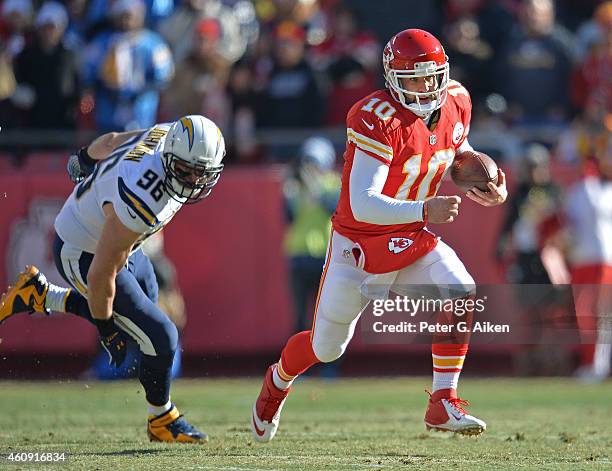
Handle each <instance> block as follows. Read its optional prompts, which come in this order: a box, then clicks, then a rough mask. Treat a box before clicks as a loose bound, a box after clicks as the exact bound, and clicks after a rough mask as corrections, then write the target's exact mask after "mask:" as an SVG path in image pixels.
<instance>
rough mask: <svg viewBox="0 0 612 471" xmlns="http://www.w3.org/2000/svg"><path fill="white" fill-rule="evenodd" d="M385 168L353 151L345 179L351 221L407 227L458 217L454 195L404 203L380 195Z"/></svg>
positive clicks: (386, 170) (377, 161) (362, 154)
mask: <svg viewBox="0 0 612 471" xmlns="http://www.w3.org/2000/svg"><path fill="white" fill-rule="evenodd" d="M388 175H389V166H388V165H386V164H385V163H383V162H382V161H380V160H377V159H375V158H372V156H370V155H369V154H366V153H365V152H363V151H362V150H361V149H359V148H356V149H355V156H354V159H353V166H352V168H351V175H350V179H349V194H350V203H351V211H352V212H353V216H354V217H355V219H357V220H358V221H361V222H367V223H370V224H407V223H411V222H419V221H423V220H424V219H427V221H428V222H431V223H444V222H452V221H453V219H454V217H455V216H457V214H459V203H460V202H461V198H459V197H458V196H436V197H435V198H431V199H430V200H428V201H426V202H424V201H404V200H399V199H396V198H391V197H390V196H387V195H383V194H382V191H383V187H384V185H385V182H386V180H387V176H388Z"/></svg>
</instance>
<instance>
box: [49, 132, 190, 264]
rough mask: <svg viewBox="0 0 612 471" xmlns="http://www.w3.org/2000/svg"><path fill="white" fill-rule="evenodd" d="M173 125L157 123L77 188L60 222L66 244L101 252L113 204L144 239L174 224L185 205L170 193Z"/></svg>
mask: <svg viewBox="0 0 612 471" xmlns="http://www.w3.org/2000/svg"><path fill="white" fill-rule="evenodd" d="M170 126H171V124H157V125H155V126H153V127H152V128H150V129H148V130H146V131H145V132H144V133H143V134H142V135H139V136H135V137H134V138H132V139H130V140H129V141H127V142H126V143H124V144H123V145H121V146H120V147H118V148H117V149H115V150H114V151H113V153H112V154H111V155H110V156H109V157H108V158H107V159H105V160H103V161H101V162H100V163H98V164H97V165H96V167H95V170H94V172H93V173H92V174H91V175H90V176H89V177H88V178H87V179H86V180H84V181H83V182H81V183H80V184H79V185H77V186H76V187H75V189H74V190H73V192H72V194H71V195H70V197H69V198H68V199H67V200H66V202H65V203H64V206H63V208H62V210H61V211H60V213H59V214H58V216H57V218H56V219H55V230H56V232H57V234H58V235H59V236H60V238H61V239H62V240H63V241H64V242H65V243H67V244H70V245H72V246H75V247H77V248H79V249H81V250H83V251H85V252H89V253H95V252H96V246H97V244H98V240H100V235H101V233H102V227H103V225H104V220H105V218H104V212H103V210H102V207H103V206H104V205H105V204H107V203H110V204H112V205H113V208H114V210H115V213H116V214H117V217H118V218H119V220H120V221H121V222H122V223H123V225H124V226H125V227H127V228H128V229H130V230H131V231H134V232H136V233H138V234H142V237H141V241H142V240H144V239H146V238H147V237H149V236H150V235H152V234H154V233H155V232H157V231H159V230H160V229H162V228H163V227H164V226H165V225H166V224H168V222H170V220H171V219H172V217H173V216H174V215H175V214H176V212H177V211H178V210H179V209H180V208H181V206H182V204H181V203H180V202H178V201H176V200H174V199H173V198H172V197H171V196H170V195H168V193H167V192H166V191H165V190H164V169H163V165H162V161H161V153H162V149H163V145H164V141H165V140H166V135H167V133H168V130H169V129H170Z"/></svg>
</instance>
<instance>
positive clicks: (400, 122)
mask: <svg viewBox="0 0 612 471" xmlns="http://www.w3.org/2000/svg"><path fill="white" fill-rule="evenodd" d="M383 65H384V70H385V78H386V85H387V88H386V89H385V90H378V91H376V92H374V93H372V94H370V95H368V96H366V97H364V98H363V99H361V100H359V101H357V102H356V103H355V104H354V105H353V107H352V108H351V110H350V111H349V112H348V115H347V145H346V151H345V153H344V159H345V164H344V172H343V175H342V189H341V192H340V202H339V203H338V207H337V209H336V212H335V214H334V216H333V218H332V225H333V233H332V237H331V240H330V243H329V246H328V249H327V259H326V262H325V266H324V268H323V274H322V277H321V285H320V287H319V295H318V298H317V302H316V306H315V316H314V321H313V325H312V328H311V330H308V331H304V332H300V333H298V334H296V335H294V336H293V337H291V338H290V339H289V340H288V341H287V344H286V346H285V348H284V349H283V351H282V354H281V358H280V360H279V361H278V363H275V364H274V365H272V366H270V367H269V368H268V371H267V373H266V375H265V379H264V383H263V386H262V388H261V392H260V394H259V397H258V398H257V400H256V402H255V404H254V405H253V409H252V417H251V429H252V431H253V435H254V438H255V439H256V440H258V441H264V442H266V441H269V440H271V439H272V438H273V437H274V435H275V433H276V430H277V428H278V425H279V420H280V413H281V409H282V407H283V404H284V402H285V399H286V398H287V395H288V394H289V391H290V388H291V385H292V383H293V381H294V380H295V378H296V377H297V376H298V375H299V374H301V373H303V372H304V371H306V370H307V369H308V368H309V367H310V366H312V365H313V364H315V363H318V362H330V361H333V360H335V359H337V358H338V357H340V356H341V355H342V354H343V353H344V351H345V349H346V347H347V345H348V343H349V342H350V340H351V338H352V336H353V333H354V331H355V325H356V323H357V321H358V319H359V316H360V314H361V312H362V309H363V306H362V299H363V298H362V295H365V296H366V297H371V296H372V295H373V293H372V292H371V289H372V287H373V285H374V284H373V283H372V282H377V283H376V284H377V285H379V286H380V285H381V284H382V285H383V286H384V287H386V288H387V289H389V288H390V290H391V291H394V292H396V293H398V294H406V295H414V294H415V293H414V292H411V291H410V290H411V289H412V290H414V289H415V288H410V287H411V286H414V285H420V286H423V285H426V286H428V289H438V288H439V290H440V292H441V293H448V294H449V295H450V297H451V298H462V297H465V296H469V295H470V294H472V293H473V290H474V280H473V279H472V277H471V276H470V275H469V273H468V272H467V270H466V269H465V267H464V266H463V263H462V262H461V260H459V258H458V257H457V255H456V254H455V252H454V251H453V250H452V249H451V248H450V247H449V246H448V245H446V244H445V243H444V242H442V241H441V240H437V239H436V238H435V237H434V236H433V234H432V233H431V232H430V231H429V230H427V228H426V225H427V224H428V223H429V224H440V223H450V222H452V221H453V220H454V218H455V217H456V216H457V215H458V213H459V204H460V203H461V199H460V198H459V197H458V196H436V193H437V191H438V188H439V186H440V182H441V181H442V177H443V176H444V174H445V171H447V170H448V169H449V168H450V166H451V164H452V162H453V158H454V155H455V152H461V151H464V150H470V149H471V146H470V145H469V143H468V141H467V135H468V131H469V126H470V116H471V101H470V97H469V93H468V92H467V90H466V89H465V88H464V87H463V86H461V84H459V83H458V82H455V81H452V80H450V79H449V64H448V58H447V57H446V55H445V54H444V49H443V48H442V45H441V44H440V42H439V41H438V40H437V39H436V38H435V37H434V36H433V35H432V34H430V33H428V32H427V31H423V30H418V29H408V30H405V31H402V32H400V33H398V34H396V35H395V36H394V37H393V38H391V40H390V41H389V43H388V44H387V45H386V47H385V49H384V53H383ZM467 195H468V197H469V198H471V199H473V200H474V201H476V202H478V203H480V204H482V205H483V206H494V205H498V204H501V203H503V202H504V201H505V199H506V196H507V191H506V187H505V179H504V175H503V172H500V174H499V177H498V185H497V186H495V185H493V184H489V191H488V192H482V191H480V190H479V189H477V188H473V189H472V190H470V191H469V192H468V193H467ZM394 249H397V250H394ZM406 290H407V291H408V292H405V291H406ZM420 294H422V293H417V296H419V295H420ZM376 296H378V295H376ZM370 299H372V298H370ZM434 340H435V339H434ZM467 349H468V345H467V344H466V342H465V340H460V339H458V341H456V342H453V343H452V344H443V343H440V342H436V341H434V344H433V345H432V359H433V372H434V375H433V376H434V377H433V384H432V390H433V392H432V394H431V396H430V399H429V403H428V407H427V412H426V414H425V424H426V425H427V427H428V428H433V429H438V430H448V431H453V432H458V433H462V434H468V435H476V434H479V433H482V431H484V429H485V428H486V425H485V423H484V421H482V420H480V419H478V418H476V417H473V416H471V415H469V414H467V413H466V411H465V410H464V409H463V407H462V405H464V404H466V402H465V401H463V400H461V399H459V397H458V396H457V382H458V378H459V374H460V372H461V369H462V367H463V361H464V358H465V355H466V353H467ZM365 425H366V424H364V426H365Z"/></svg>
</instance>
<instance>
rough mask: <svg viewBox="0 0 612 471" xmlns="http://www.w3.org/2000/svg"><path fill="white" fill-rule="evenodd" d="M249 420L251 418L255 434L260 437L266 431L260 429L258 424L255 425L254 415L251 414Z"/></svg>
mask: <svg viewBox="0 0 612 471" xmlns="http://www.w3.org/2000/svg"><path fill="white" fill-rule="evenodd" d="M251 420H253V427H255V432H256V433H257V435H259V436H260V437H263V436H264V433H266V431H265V430H261V429H260V428H259V427H258V426H257V422H255V416H254V415H251Z"/></svg>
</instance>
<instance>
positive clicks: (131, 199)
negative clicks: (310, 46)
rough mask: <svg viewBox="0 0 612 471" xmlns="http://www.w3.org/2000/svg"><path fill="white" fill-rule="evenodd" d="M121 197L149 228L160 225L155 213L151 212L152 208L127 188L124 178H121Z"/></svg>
mask: <svg viewBox="0 0 612 471" xmlns="http://www.w3.org/2000/svg"><path fill="white" fill-rule="evenodd" d="M119 196H120V197H121V199H122V200H123V202H124V203H125V204H127V205H128V206H129V207H130V208H132V209H133V210H134V212H135V213H136V215H138V217H140V219H142V220H143V221H144V223H145V224H146V225H147V226H149V227H155V226H156V225H157V224H158V222H159V221H158V220H157V218H156V217H155V213H154V212H153V211H151V208H149V206H147V204H146V203H145V202H144V201H143V200H142V199H141V198H139V197H138V195H136V193H134V192H133V191H131V190H130V189H129V188H128V187H127V185H126V184H125V183H124V182H123V178H119Z"/></svg>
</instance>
